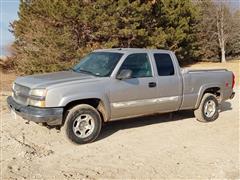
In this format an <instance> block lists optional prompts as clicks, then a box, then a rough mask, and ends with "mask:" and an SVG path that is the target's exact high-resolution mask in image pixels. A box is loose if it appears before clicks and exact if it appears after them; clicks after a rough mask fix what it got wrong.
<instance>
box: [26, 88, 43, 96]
mask: <svg viewBox="0 0 240 180" xmlns="http://www.w3.org/2000/svg"><path fill="white" fill-rule="evenodd" d="M46 94H47V90H46V89H33V90H31V92H30V95H31V96H37V97H45V96H46Z"/></svg>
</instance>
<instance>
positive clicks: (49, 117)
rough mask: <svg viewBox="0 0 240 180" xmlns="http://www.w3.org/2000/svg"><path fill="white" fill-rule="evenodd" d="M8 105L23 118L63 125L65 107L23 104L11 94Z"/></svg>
mask: <svg viewBox="0 0 240 180" xmlns="http://www.w3.org/2000/svg"><path fill="white" fill-rule="evenodd" d="M7 103H8V107H9V108H10V109H11V110H13V111H14V112H15V113H16V114H17V115H19V116H21V117H22V118H23V119H26V120H29V121H33V122H35V123H47V124H48V125H52V126H54V125H61V124H62V118H63V108H38V107H33V106H23V105H21V104H18V103H17V102H16V101H14V99H13V98H12V97H11V96H9V97H8V98H7Z"/></svg>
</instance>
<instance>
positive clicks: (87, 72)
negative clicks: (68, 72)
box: [77, 69, 101, 77]
mask: <svg viewBox="0 0 240 180" xmlns="http://www.w3.org/2000/svg"><path fill="white" fill-rule="evenodd" d="M77 72H80V73H85V74H90V75H93V76H98V77H101V76H100V75H97V74H94V73H93V72H91V71H86V70H82V69H80V70H78V71H77Z"/></svg>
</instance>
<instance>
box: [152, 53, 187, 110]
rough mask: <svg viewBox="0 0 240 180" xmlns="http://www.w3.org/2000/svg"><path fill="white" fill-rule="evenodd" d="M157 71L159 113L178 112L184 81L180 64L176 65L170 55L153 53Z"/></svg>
mask: <svg viewBox="0 0 240 180" xmlns="http://www.w3.org/2000/svg"><path fill="white" fill-rule="evenodd" d="M152 55H153V59H154V62H155V64H156V69H157V74H156V76H157V85H158V88H157V94H158V101H157V102H158V103H157V106H158V110H159V112H166V111H174V110H178V108H179V106H180V103H181V95H182V79H181V76H180V75H179V72H178V71H177V69H176V68H178V64H174V62H173V60H172V58H173V57H172V56H171V54H170V53H158V52H157V53H153V54H152Z"/></svg>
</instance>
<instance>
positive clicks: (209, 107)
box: [204, 100, 216, 118]
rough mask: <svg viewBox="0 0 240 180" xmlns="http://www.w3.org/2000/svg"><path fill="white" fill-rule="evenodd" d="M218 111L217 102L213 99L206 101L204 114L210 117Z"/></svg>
mask: <svg viewBox="0 0 240 180" xmlns="http://www.w3.org/2000/svg"><path fill="white" fill-rule="evenodd" d="M215 112H216V103H215V102H214V101H213V100H209V101H207V102H206V104H205V106H204V114H205V116H207V117H208V118H210V117H212V116H213V115H214V114H215Z"/></svg>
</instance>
